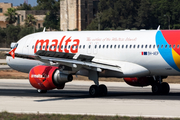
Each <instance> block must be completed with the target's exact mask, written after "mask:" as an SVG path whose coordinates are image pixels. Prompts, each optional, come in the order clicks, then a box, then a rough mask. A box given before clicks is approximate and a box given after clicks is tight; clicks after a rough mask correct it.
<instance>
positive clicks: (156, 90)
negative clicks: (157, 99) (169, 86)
mask: <svg viewBox="0 0 180 120" xmlns="http://www.w3.org/2000/svg"><path fill="white" fill-rule="evenodd" d="M151 90H152V93H153V94H155V95H158V94H160V93H161V85H160V84H153V85H152V88H151Z"/></svg>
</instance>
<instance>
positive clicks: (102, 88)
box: [99, 85, 107, 96]
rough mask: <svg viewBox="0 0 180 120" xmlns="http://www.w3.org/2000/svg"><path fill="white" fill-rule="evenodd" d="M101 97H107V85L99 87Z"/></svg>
mask: <svg viewBox="0 0 180 120" xmlns="http://www.w3.org/2000/svg"><path fill="white" fill-rule="evenodd" d="M99 95H100V96H106V95H107V87H106V86H105V85H99Z"/></svg>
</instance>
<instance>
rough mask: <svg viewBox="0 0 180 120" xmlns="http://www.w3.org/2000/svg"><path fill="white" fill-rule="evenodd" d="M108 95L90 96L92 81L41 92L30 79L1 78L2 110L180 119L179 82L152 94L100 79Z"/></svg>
mask: <svg viewBox="0 0 180 120" xmlns="http://www.w3.org/2000/svg"><path fill="white" fill-rule="evenodd" d="M100 83H101V84H102V83H103V84H106V85H107V87H108V91H109V92H108V95H107V96H106V97H98V98H91V97H90V96H89V93H88V90H89V86H90V85H92V84H93V82H92V81H73V82H70V83H67V84H66V87H65V89H63V90H51V91H48V93H46V94H38V93H37V92H36V90H35V89H34V88H33V87H31V85H30V84H29V81H28V80H7V79H0V111H8V112H13V113H55V114H56V113H57V114H82V115H84V114H87V115H113V116H115V115H119V116H144V117H178V118H180V112H179V109H180V85H179V84H170V86H171V92H170V94H169V95H163V96H160V95H152V93H151V87H145V88H137V87H131V86H128V85H126V84H125V83H120V82H100Z"/></svg>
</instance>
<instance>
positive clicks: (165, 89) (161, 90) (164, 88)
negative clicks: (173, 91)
mask: <svg viewBox="0 0 180 120" xmlns="http://www.w3.org/2000/svg"><path fill="white" fill-rule="evenodd" d="M169 91H170V87H169V84H168V83H166V82H163V83H161V84H154V85H152V92H153V94H155V95H157V94H162V95H167V94H168V93H169Z"/></svg>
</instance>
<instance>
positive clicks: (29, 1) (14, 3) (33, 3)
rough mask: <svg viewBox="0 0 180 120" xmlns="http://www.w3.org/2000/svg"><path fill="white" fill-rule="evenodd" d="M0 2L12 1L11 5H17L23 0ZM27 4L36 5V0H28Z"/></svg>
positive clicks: (9, 1) (7, 0) (6, 0)
mask: <svg viewBox="0 0 180 120" xmlns="http://www.w3.org/2000/svg"><path fill="white" fill-rule="evenodd" d="M0 2H8V3H13V6H19V5H20V4H23V3H24V0H0ZM28 4H31V6H36V5H37V0H28Z"/></svg>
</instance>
